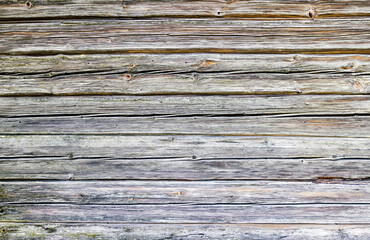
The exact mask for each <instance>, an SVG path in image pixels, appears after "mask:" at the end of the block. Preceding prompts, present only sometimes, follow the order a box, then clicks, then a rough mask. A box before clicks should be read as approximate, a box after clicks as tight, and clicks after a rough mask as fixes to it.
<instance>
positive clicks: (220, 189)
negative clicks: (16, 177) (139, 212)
mask: <svg viewBox="0 0 370 240" xmlns="http://www.w3.org/2000/svg"><path fill="white" fill-rule="evenodd" d="M328 181H329V180H328ZM331 181H333V182H332V184H330V183H328V182H325V180H322V183H312V182H269V181H198V182H191V181H189V182H182V181H158V182H156V181H68V182H60V181H57V182H45V181H43V182H23V181H22V182H0V187H1V190H0V192H1V194H0V200H1V201H2V202H8V203H10V202H12V203H22V204H23V203H74V204H139V203H140V204H144V203H145V204H178V203H188V204H197V203H204V204H220V203H223V204H225V203H233V204H236V203H244V204H247V203H250V204H252V203H256V204H277V203H279V204H302V203H315V204H317V203H368V195H369V191H370V188H369V186H370V182H369V181H337V182H336V181H335V180H331Z"/></svg>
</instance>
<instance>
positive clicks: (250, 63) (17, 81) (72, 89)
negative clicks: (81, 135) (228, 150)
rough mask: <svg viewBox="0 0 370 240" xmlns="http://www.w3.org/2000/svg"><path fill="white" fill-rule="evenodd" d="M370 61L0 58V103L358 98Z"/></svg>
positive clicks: (198, 57) (212, 57) (212, 56)
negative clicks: (12, 99) (43, 98)
mask: <svg viewBox="0 0 370 240" xmlns="http://www.w3.org/2000/svg"><path fill="white" fill-rule="evenodd" d="M369 62H370V57H369V56H368V55H339V56H333V55H319V56H316V55H240V54H226V55H223V54H169V55H167V54H149V55H148V56H147V55H143V54H128V55H78V56H59V55H58V56H46V57H45V56H44V57H30V56H2V57H0V84H1V87H0V95H3V96H4V95H27V94H31V95H49V94H57V95H72V94H77V95H80V94H95V95H96V94H189V93H190V94H202V93H203V94H220V93H221V94H222V93H223V94H225V93H226V94H232V93H238V94H266V93H269V94H271V93H279V94H282V93H285V94H286V93H293V94H296V93H300V94H316V93H319V94H322V93H326V94H328V93H331V94H333V93H334V94H362V93H369V92H370V87H369V85H370V78H369V76H367V75H363V74H367V72H370V64H369Z"/></svg>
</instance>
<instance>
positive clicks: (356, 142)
mask: <svg viewBox="0 0 370 240" xmlns="http://www.w3.org/2000/svg"><path fill="white" fill-rule="evenodd" d="M369 143H370V139H369V138H350V137H348V138H330V137H316V138H310V137H273V136H271V137H270V136H258V137H254V136H235V137H228V136H181V135H180V136H92V135H88V136H85V135H55V136H53V135H30V136H28V135H27V136H22V135H15V136H12V135H8V136H6V135H5V136H4V135H0V146H1V152H0V158H6V157H33V158H35V157H50V156H55V157H58V156H67V155H68V154H70V153H72V154H73V156H74V157H76V158H89V157H100V158H101V157H106V158H176V157H177V158H181V157H192V156H193V155H195V156H197V158H200V159H208V158H219V159H222V158H269V157H274V158H333V156H336V157H343V158H367V157H369V154H370V149H369ZM336 157H334V158H336Z"/></svg>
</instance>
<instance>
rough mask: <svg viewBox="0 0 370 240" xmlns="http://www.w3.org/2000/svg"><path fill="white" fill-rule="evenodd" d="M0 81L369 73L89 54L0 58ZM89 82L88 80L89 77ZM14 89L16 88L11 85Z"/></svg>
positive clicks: (221, 59)
mask: <svg viewBox="0 0 370 240" xmlns="http://www.w3.org/2000/svg"><path fill="white" fill-rule="evenodd" d="M0 63H1V64H0V69H1V75H6V76H24V77H31V76H32V77H40V78H42V77H44V78H47V77H50V78H52V77H58V76H63V75H71V76H72V77H73V76H74V75H78V74H84V75H86V74H87V75H88V74H89V73H91V76H94V74H95V75H96V74H99V73H101V74H113V73H132V74H139V73H153V74H155V73H218V72H220V73H223V72H225V73H228V72H230V74H231V73H234V74H239V73H240V74H242V73H256V74H257V73H281V74H289V73H291V74H293V73H306V74H313V75H314V74H325V73H327V74H341V73H342V74H345V73H350V74H353V75H356V76H359V77H360V75H365V74H367V73H368V72H370V57H369V55H366V54H314V55H309V54H226V53H222V54H219V53H182V54H176V53H174V54H149V53H146V54H108V55H107V54H88V55H55V56H4V55H0ZM89 76H90V75H89ZM15 84H16V83H15Z"/></svg>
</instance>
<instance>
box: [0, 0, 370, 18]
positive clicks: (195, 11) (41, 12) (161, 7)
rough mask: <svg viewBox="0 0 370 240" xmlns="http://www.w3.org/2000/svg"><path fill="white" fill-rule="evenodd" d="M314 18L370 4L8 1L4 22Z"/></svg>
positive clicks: (364, 11) (365, 11) (356, 11)
mask: <svg viewBox="0 0 370 240" xmlns="http://www.w3.org/2000/svg"><path fill="white" fill-rule="evenodd" d="M310 9H313V10H314V11H313V12H312V13H311V17H314V18H318V17H341V16H364V15H365V16H368V15H369V11H370V5H369V2H368V1H366V0H357V1H348V0H335V1H318V2H316V1H309V0H304V1H284V0H278V1H269V0H253V1H233V0H231V1H229V0H216V1H210V0H207V1H199V0H198V1H180V0H175V1H165V0H162V1H150V0H146V1H118V0H110V1H107V0H95V1H94V2H91V1H87V0H78V1H77V0H74V1H60V0H40V1H30V4H25V1H19V0H12V1H5V2H3V3H2V4H1V5H0V19H31V18H81V17H199V16H203V17H246V18H250V17H306V18H308V17H310V15H309V13H308V11H309V10H310Z"/></svg>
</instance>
